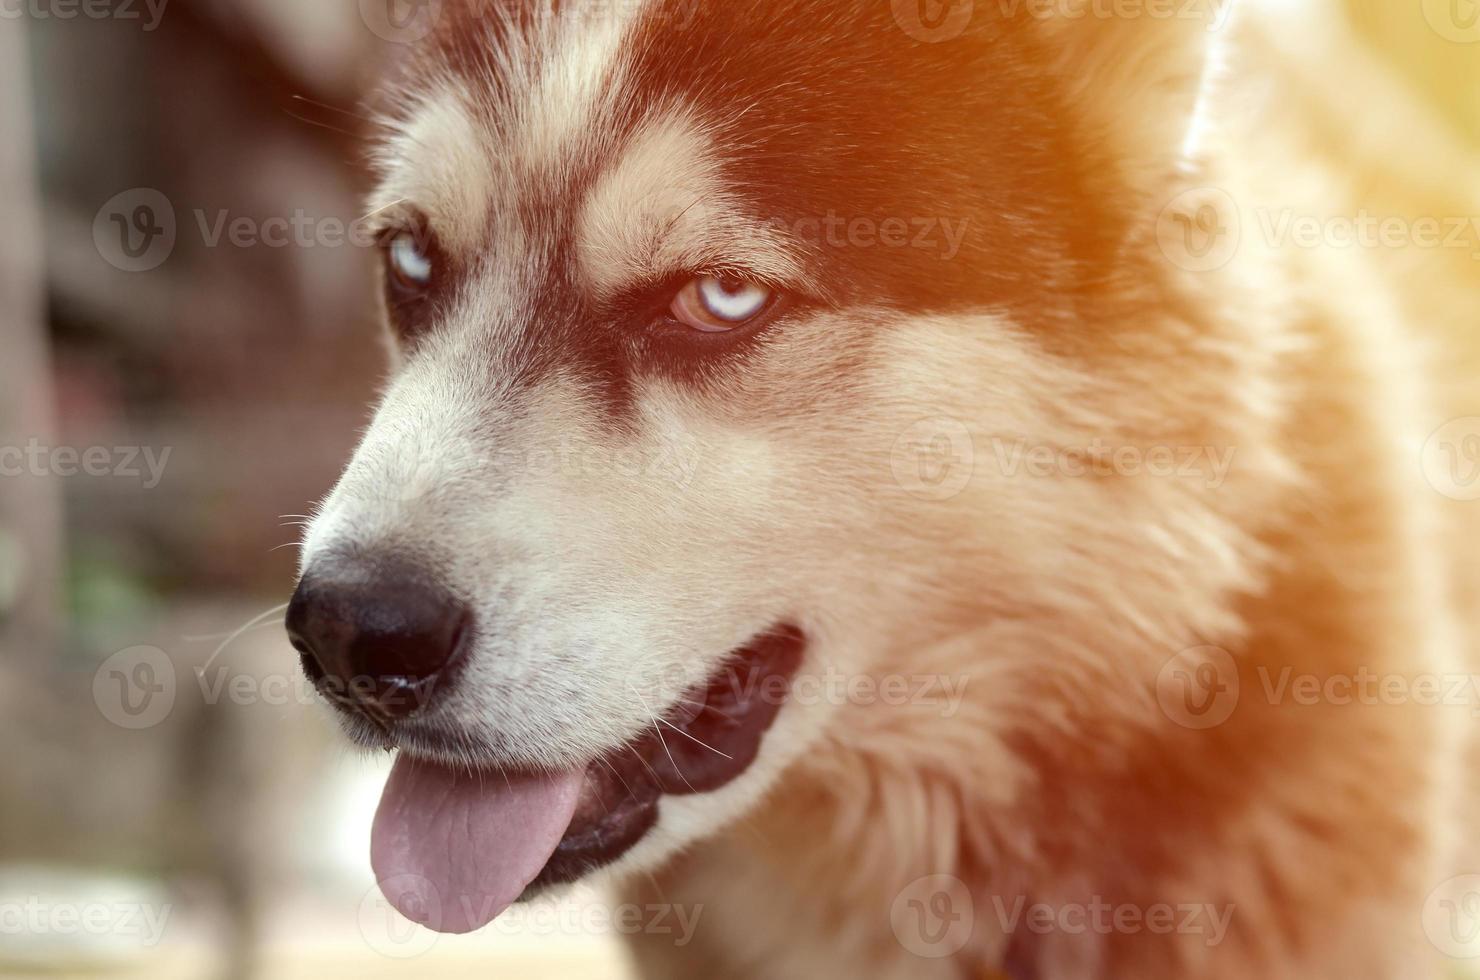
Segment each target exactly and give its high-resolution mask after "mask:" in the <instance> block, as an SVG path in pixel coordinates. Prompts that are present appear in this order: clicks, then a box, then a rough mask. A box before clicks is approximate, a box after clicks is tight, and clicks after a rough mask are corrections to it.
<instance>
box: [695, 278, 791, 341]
mask: <svg viewBox="0 0 1480 980" xmlns="http://www.w3.org/2000/svg"><path fill="white" fill-rule="evenodd" d="M774 298H775V293H773V292H772V291H771V290H770V289H769V288H767V287H766V286H762V285H761V284H759V283H755V282H750V281H747V280H745V279H737V278H734V277H732V276H700V277H699V278H697V279H691V280H690V281H689V282H688V284H687V285H685V286H684V287H683V289H681V290H679V292H678V295H677V296H675V297H674V298H673V305H672V306H671V307H670V311H671V312H672V314H673V318H674V319H675V320H677V321H678V322H679V323H682V324H684V325H685V326H688V327H692V328H693V329H695V330H699V331H702V332H704V333H725V332H728V331H730V330H734V329H736V328H738V327H742V326H744V325H745V324H747V323H749V322H750V321H751V320H754V319H755V318H756V317H758V316H760V315H761V314H762V313H764V312H765V310H766V308H767V307H768V306H770V305H771V301H772V299H774Z"/></svg>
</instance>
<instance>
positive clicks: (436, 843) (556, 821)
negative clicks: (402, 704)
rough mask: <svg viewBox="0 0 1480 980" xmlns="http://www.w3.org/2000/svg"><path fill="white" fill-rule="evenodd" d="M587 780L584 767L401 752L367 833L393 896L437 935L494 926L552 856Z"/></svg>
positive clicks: (384, 887)
mask: <svg viewBox="0 0 1480 980" xmlns="http://www.w3.org/2000/svg"><path fill="white" fill-rule="evenodd" d="M582 780H583V777H582V774H581V773H580V772H573V773H567V774H564V775H560V776H529V775H515V774H512V773H510V774H509V775H508V776H507V777H506V776H505V774H503V773H499V772H490V773H477V774H473V775H469V774H468V772H467V771H466V770H462V771H454V770H453V769H451V768H448V767H445V766H441V765H438V764H436V763H432V762H424V761H421V760H412V759H410V758H408V757H407V756H405V755H402V756H400V757H399V758H397V759H396V764H395V768H394V769H392V770H391V778H390V780H389V782H387V783H386V785H385V794H384V795H383V796H382V797H381V798H380V809H379V810H377V811H376V813H375V827H374V829H373V830H372V831H371V834H370V864H371V866H372V867H373V868H374V869H375V878H376V880H377V881H379V882H380V889H381V891H382V892H383V893H384V894H385V897H386V900H387V901H389V902H390V903H391V905H392V906H394V907H395V909H396V911H398V912H400V913H401V914H402V915H404V916H405V917H406V918H408V919H411V920H412V921H413V922H419V923H421V924H422V925H424V926H426V927H427V928H428V929H431V930H433V931H435V932H451V933H465V932H472V931H473V930H475V929H481V928H482V927H484V926H486V925H488V923H490V922H492V921H493V920H494V919H496V918H498V916H499V914H500V913H502V912H503V911H504V910H505V909H506V908H508V907H509V906H510V905H513V904H514V902H515V900H517V899H518V898H519V895H520V893H522V892H523V891H524V888H525V886H527V885H528V884H529V883H530V882H531V881H533V880H534V879H535V877H536V876H537V875H538V874H539V873H540V871H541V870H542V869H543V868H544V866H545V864H546V862H548V861H549V860H550V855H552V854H554V853H555V847H556V845H558V844H559V843H560V838H561V837H563V836H564V835H565V831H566V828H567V827H569V826H570V821H571V817H572V815H573V814H574V813H575V809H576V801H577V798H578V797H579V796H580V792H581V783H582Z"/></svg>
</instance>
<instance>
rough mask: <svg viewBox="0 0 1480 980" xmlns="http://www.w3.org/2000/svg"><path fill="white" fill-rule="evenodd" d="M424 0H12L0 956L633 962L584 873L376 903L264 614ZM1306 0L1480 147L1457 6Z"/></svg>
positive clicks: (340, 348)
mask: <svg viewBox="0 0 1480 980" xmlns="http://www.w3.org/2000/svg"><path fill="white" fill-rule="evenodd" d="M428 2H429V3H430V8H428V6H427V4H428ZM437 2H439V0H423V3H422V4H420V5H418V4H416V3H411V2H407V0H359V2H356V0H311V2H300V0H153V2H149V0H0V133H3V136H4V139H3V140H0V186H3V188H4V189H5V191H6V195H7V201H8V203H9V209H8V221H7V222H6V228H5V231H4V233H3V235H0V976H7V977H10V976H32V975H35V976H128V977H150V978H170V977H209V976H236V977H243V978H244V977H247V976H252V975H255V976H264V977H273V978H278V977H297V976H305V977H306V976H310V975H314V974H315V973H317V972H318V971H322V970H327V969H341V970H350V971H353V972H352V973H351V975H354V976H360V977H367V976H374V977H378V976H386V977H392V976H395V977H411V976H426V975H435V976H447V977H455V976H463V975H471V974H472V972H473V971H475V970H476V971H477V973H478V975H479V976H484V977H488V976H503V975H509V976H519V977H526V976H532V977H552V978H559V977H564V976H571V977H577V976H579V977H582V978H585V980H593V978H594V980H602V978H605V977H613V978H615V977H620V976H624V975H625V973H624V968H623V966H622V963H621V960H620V957H619V955H618V954H617V953H615V952H614V950H615V948H616V936H615V932H616V930H615V929H613V928H611V927H610V926H609V924H608V923H609V916H605V915H603V912H604V911H605V912H610V909H608V908H607V907H606V906H603V905H602V904H601V901H600V899H599V897H597V896H595V895H591V894H584V893H583V894H577V895H575V896H572V897H569V898H566V899H563V900H561V902H559V903H557V904H553V905H550V906H548V907H546V908H544V909H541V910H539V911H534V912H531V911H529V910H517V911H516V912H515V913H512V914H511V915H510V917H509V918H508V919H507V920H506V921H501V922H500V923H498V924H496V925H495V926H494V927H492V928H491V929H489V930H487V931H486V932H485V933H483V934H481V935H479V936H476V937H467V938H463V939H454V938H451V937H434V936H431V935H430V934H427V933H423V932H421V931H419V930H415V929H412V928H411V927H409V926H405V925H404V924H403V923H400V922H399V921H398V920H396V919H395V917H394V916H393V915H392V914H391V913H390V912H389V910H388V909H387V908H386V907H385V905H384V903H383V902H382V901H381V900H380V897H379V893H378V892H377V891H376V890H375V889H374V888H373V883H372V881H371V879H370V875H369V868H368V860H367V859H366V857H367V853H368V834H369V830H368V828H369V821H370V816H371V814H372V813H373V809H374V803H375V800H376V799H377V797H378V792H379V781H381V780H383V778H384V769H383V767H382V765H381V764H380V763H378V762H376V761H375V760H371V759H366V758H363V757H360V756H357V755H352V754H351V753H349V752H348V751H346V750H345V749H343V748H341V747H340V745H339V743H338V742H337V740H336V738H335V733H334V732H333V731H332V729H331V726H330V723H329V721H328V719H327V718H326V717H325V716H324V714H322V713H320V712H318V711H314V710H311V708H310V707H309V702H310V700H311V699H310V698H309V697H308V692H307V690H306V688H305V687H304V685H303V682H301V681H300V680H299V679H298V668H297V660H296V656H295V655H294V654H293V653H292V651H291V650H290V649H289V647H288V646H287V644H286V642H285V640H284V639H283V636H282V630H281V619H282V604H283V603H285V602H286V600H287V598H288V595H289V593H290V592H291V588H292V584H293V578H294V567H295V558H296V551H295V548H294V546H293V542H294V541H295V540H296V537H297V533H298V529H297V527H295V526H294V524H295V522H297V521H300V520H302V516H301V515H304V514H306V513H308V511H309V508H310V507H311V506H312V501H313V500H315V499H316V498H318V497H319V496H320V495H322V494H323V493H324V492H325V491H326V490H327V489H328V488H329V487H330V486H331V485H332V483H333V481H334V479H335V477H336V475H337V473H338V471H339V469H340V467H341V465H342V464H343V462H344V460H345V459H346V457H347V454H348V453H349V451H350V450H351V448H352V446H353V444H354V441H355V438H356V436H357V433H358V431H359V429H360V427H361V426H362V425H363V424H364V422H365V421H366V419H367V405H368V404H369V402H370V400H371V399H372V398H373V395H374V391H375V388H376V385H377V382H378V379H379V377H380V374H381V371H382V365H383V361H382V350H381V341H380V335H379V333H378V326H377V323H376V311H375V302H374V284H373V279H372V271H373V268H374V265H373V259H372V256H371V255H370V254H369V253H370V249H368V248H366V247H364V246H363V244H357V243H356V242H355V241H354V237H355V236H354V235H353V223H354V221H355V219H356V218H357V217H359V215H360V213H361V212H360V211H359V210H357V206H358V202H359V200H360V197H361V195H362V193H363V191H364V190H365V189H366V174H365V171H364V168H363V166H362V161H363V136H364V132H365V128H366V117H367V115H368V114H369V112H370V107H371V106H373V102H374V94H373V90H372V89H370V88H368V87H366V82H367V81H368V80H370V79H373V77H374V67H375V65H376V63H377V62H378V61H379V60H380V59H381V58H383V57H384V56H385V54H386V52H387V50H388V49H389V48H390V47H391V46H392V45H394V44H396V43H398V42H399V41H403V40H405V39H407V37H409V36H412V35H414V33H415V31H416V29H417V24H418V21H417V18H418V17H421V16H425V14H426V10H427V9H433V10H434V8H435V6H436V4H437ZM715 2H721V0H715ZM881 2H885V0H881ZM1267 2H1271V3H1272V2H1274V0H1267ZM1326 2H1327V0H1302V2H1296V0H1283V2H1282V3H1281V4H1280V5H1281V6H1285V7H1289V8H1291V10H1292V11H1293V10H1294V9H1295V8H1297V7H1311V6H1313V5H1318V4H1319V5H1324V4H1325V3H1326ZM1329 3H1330V4H1331V5H1332V7H1333V10H1339V11H1340V12H1341V13H1342V15H1343V16H1344V17H1345V20H1344V21H1342V22H1341V23H1342V24H1344V25H1345V26H1344V27H1343V26H1338V27H1336V28H1333V29H1340V30H1347V29H1349V30H1350V31H1351V32H1352V33H1353V36H1354V37H1356V38H1358V39H1360V40H1359V41H1358V42H1357V43H1358V44H1359V45H1360V46H1361V48H1360V50H1361V51H1362V52H1363V53H1362V54H1361V56H1360V57H1361V61H1360V65H1359V66H1357V70H1360V71H1362V72H1364V73H1370V72H1374V71H1378V72H1387V73H1391V74H1392V75H1393V76H1394V77H1395V78H1396V79H1398V80H1399V84H1401V85H1403V86H1405V87H1406V88H1407V89H1408V90H1409V91H1410V92H1411V93H1412V95H1413V96H1414V97H1415V100H1414V105H1415V106H1416V107H1417V110H1418V111H1423V112H1425V113H1429V114H1432V115H1434V116H1435V117H1438V118H1441V119H1442V124H1443V126H1445V127H1446V128H1448V129H1449V130H1450V131H1451V132H1452V133H1453V134H1454V136H1455V139H1456V141H1457V142H1458V143H1460V144H1462V145H1464V146H1466V147H1468V148H1469V150H1471V151H1477V150H1480V4H1477V3H1476V2H1475V0H1350V4H1349V6H1348V7H1346V8H1338V6H1337V0H1329ZM1436 4H1437V6H1436ZM1441 8H1442V9H1441ZM1472 15H1473V16H1472ZM1368 59H1370V60H1368ZM1395 138H1397V137H1396V136H1395Z"/></svg>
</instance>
